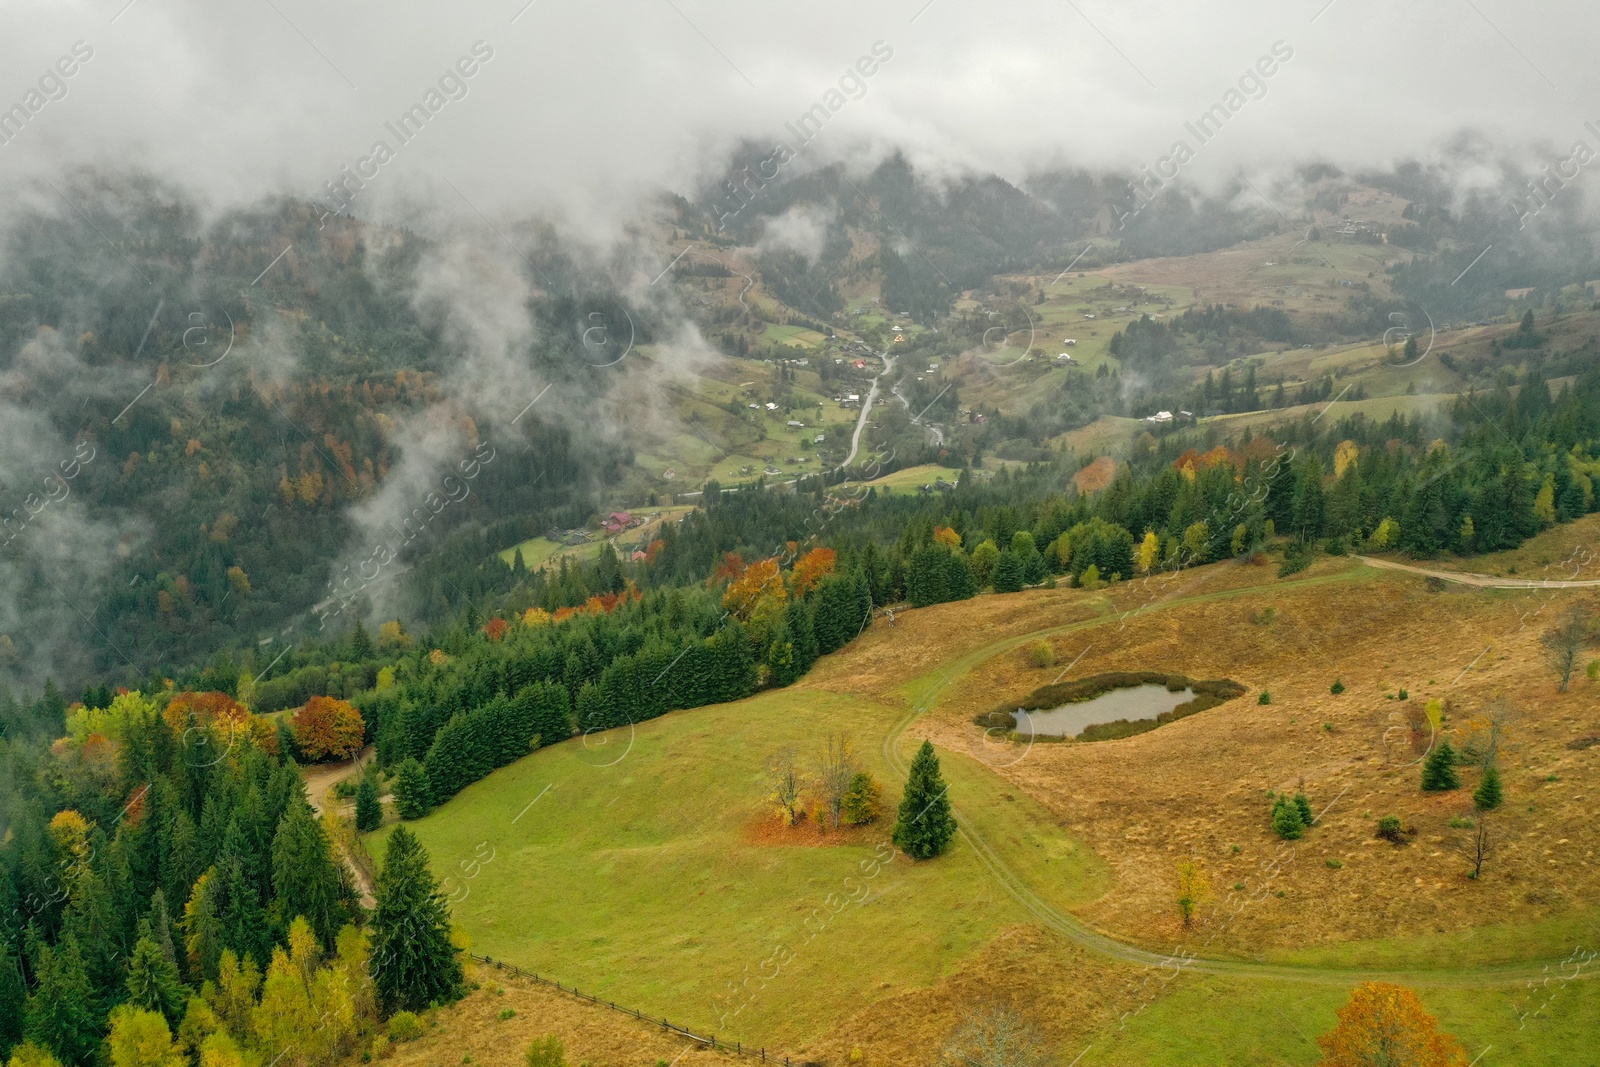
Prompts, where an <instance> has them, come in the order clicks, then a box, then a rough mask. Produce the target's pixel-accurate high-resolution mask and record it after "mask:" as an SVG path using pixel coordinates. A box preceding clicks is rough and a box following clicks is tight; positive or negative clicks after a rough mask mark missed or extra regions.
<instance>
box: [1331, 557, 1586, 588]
mask: <svg viewBox="0 0 1600 1067" xmlns="http://www.w3.org/2000/svg"><path fill="white" fill-rule="evenodd" d="M1355 558H1356V559H1358V560H1360V561H1361V562H1362V563H1365V564H1366V565H1367V566H1369V567H1382V568H1383V569H1384V570H1390V571H1409V572H1411V573H1412V574H1421V575H1425V576H1426V577H1429V578H1438V579H1440V580H1442V581H1446V582H1457V583H1459V584H1461V585H1475V586H1478V587H1479V588H1480V589H1585V588H1591V587H1594V586H1600V578H1588V579H1584V580H1582V581H1573V582H1565V581H1543V580H1539V579H1534V578H1497V577H1495V576H1494V575H1492V574H1467V573H1462V572H1458V571H1431V570H1428V569H1427V568H1426V567H1413V566H1411V565H1410V564H1409V563H1396V562H1394V561H1393V560H1388V559H1375V558H1373V557H1372V556H1356V557H1355Z"/></svg>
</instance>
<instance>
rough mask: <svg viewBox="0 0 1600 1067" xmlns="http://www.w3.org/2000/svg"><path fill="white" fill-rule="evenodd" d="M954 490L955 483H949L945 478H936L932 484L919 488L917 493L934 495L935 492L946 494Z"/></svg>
mask: <svg viewBox="0 0 1600 1067" xmlns="http://www.w3.org/2000/svg"><path fill="white" fill-rule="evenodd" d="M954 488H955V483H954V482H947V481H945V480H944V479H943V478H935V479H934V480H933V481H932V482H930V483H928V484H926V485H919V486H918V487H917V492H919V493H933V492H940V493H944V492H948V491H950V490H952V489H954Z"/></svg>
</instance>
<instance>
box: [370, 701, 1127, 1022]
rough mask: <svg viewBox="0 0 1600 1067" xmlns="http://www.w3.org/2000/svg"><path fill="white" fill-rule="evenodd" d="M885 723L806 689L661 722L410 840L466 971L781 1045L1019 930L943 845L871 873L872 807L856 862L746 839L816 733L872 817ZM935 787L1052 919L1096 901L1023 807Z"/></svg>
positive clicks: (502, 777)
mask: <svg viewBox="0 0 1600 1067" xmlns="http://www.w3.org/2000/svg"><path fill="white" fill-rule="evenodd" d="M897 714H898V713H897V712H896V711H895V710H894V709H892V708H890V707H887V706H885V705H881V704H876V703H873V702H870V701H866V700H862V699H857V698H849V697H844V696H839V695H835V694H826V693H818V692H814V691H813V692H799V691H783V692H774V693H768V694H764V695H761V696H758V697H754V698H751V699H749V700H745V701H741V702H739V703H736V704H730V705H720V706H717V707H712V708H705V709H700V710H696V711H688V712H678V713H675V714H672V715H668V716H665V717H663V718H661V719H657V720H654V721H652V722H649V723H645V724H642V725H640V726H639V727H637V728H635V729H633V730H631V731H630V730H618V731H612V732H611V733H609V734H606V735H600V736H597V737H590V738H588V739H586V740H587V742H588V745H587V747H586V745H585V739H577V740H574V741H572V742H569V743H567V744H563V745H558V746H555V747H553V748H550V749H546V750H543V751H541V752H538V753H535V754H534V755H532V756H529V757H528V758H526V759H523V760H521V761H519V762H518V763H516V764H514V765H512V766H511V767H509V768H506V769H504V770H501V771H499V772H497V773H496V774H494V775H492V776H491V777H490V778H488V779H486V780H484V781H482V782H479V783H477V784H476V785H474V786H472V787H470V788H468V789H467V790H465V791H464V792H463V793H462V794H460V795H459V796H458V797H456V798H455V799H454V800H452V801H451V802H450V803H449V804H447V805H445V807H444V808H442V809H441V810H439V811H438V812H435V813H434V814H433V815H431V816H429V817H428V818H426V819H422V820H419V821H418V822H416V823H414V824H412V825H413V828H414V829H415V831H416V832H417V834H418V836H419V837H420V838H421V839H422V842H423V844H424V845H425V846H426V847H427V849H428V851H429V853H430V855H431V856H432V858H433V864H434V869H435V871H436V872H437V873H438V874H439V875H440V876H441V877H444V876H447V875H453V876H454V879H455V881H453V882H451V883H448V884H447V886H446V890H447V892H450V893H452V894H453V895H454V896H455V897H456V902H455V903H454V913H455V915H456V918H457V921H458V922H459V923H461V924H462V925H463V926H464V927H465V929H466V930H467V932H468V933H469V934H470V935H471V938H472V942H473V946H474V949H475V950H476V951H479V952H482V953H485V954H487V955H490V956H494V957H496V958H504V959H507V960H510V961H512V962H515V963H517V964H519V965H521V966H523V967H528V968H532V969H535V970H538V971H539V972H540V973H548V974H550V975H552V976H555V977H558V978H560V979H561V980H562V981H564V982H567V983H572V982H576V983H578V984H579V985H580V986H581V987H582V988H583V989H584V990H585V991H586V992H588V991H591V990H592V991H593V992H595V993H597V994H600V995H602V996H604V997H606V998H607V999H614V1000H616V1001H618V1002H620V1003H626V1004H629V1005H632V1006H638V1007H642V1008H644V1009H646V1010H648V1011H650V1012H653V1013H656V1014H658V1015H660V1014H665V1015H667V1016H668V1017H670V1018H671V1019H673V1021H674V1022H678V1021H680V1020H681V1021H682V1022H683V1023H685V1024H687V1025H691V1026H699V1027H704V1028H706V1029H708V1030H711V1031H714V1032H717V1033H719V1034H731V1035H735V1036H738V1035H741V1034H742V1035H752V1036H754V1035H759V1036H760V1037H761V1039H763V1040H770V1041H778V1040H793V1039H796V1038H799V1037H804V1036H807V1035H812V1034H816V1033H820V1032H821V1031H823V1030H824V1029H826V1028H827V1027H828V1026H829V1025H831V1024H832V1023H833V1022H834V1021H836V1020H838V1019H839V1018H842V1017H844V1016H845V1015H847V1014H849V1013H850V1012H851V1011H853V1010H855V1009H856V1008H857V1007H859V1006H861V1005H862V1004H866V1003H869V1002H871V1001H874V1000H877V999H879V998H882V997H885V996H888V995H891V993H892V992H893V991H895V990H903V989H906V988H909V987H917V986H923V985H927V984H929V983H931V982H934V981H936V980H937V979H939V978H940V977H941V976H942V975H943V974H945V973H946V972H948V971H949V970H950V969H952V968H953V967H955V966H957V965H958V964H959V962H960V961H961V960H962V959H963V958H965V957H967V956H969V955H970V954H971V953H973V952H974V951H976V950H977V949H978V948H979V947H981V946H982V945H983V944H985V943H986V942H988V941H989V940H991V939H992V938H993V937H995V936H996V935H997V934H998V933H999V932H1000V931H1001V930H1002V929H1004V928H1005V927H1006V926H1007V925H1008V924H1013V923H1017V922H1020V921H1022V920H1023V918H1024V916H1025V914H1026V913H1025V912H1024V911H1023V910H1022V909H1021V907H1020V906H1018V905H1016V904H1015V903H1014V902H1013V901H1012V900H1011V898H1010V897H1008V896H1006V895H1005V894H1004V893H1003V891H1001V890H1000V889H999V888H998V887H996V886H995V885H994V884H993V883H992V882H991V881H990V880H989V879H988V878H987V877H986V876H985V874H984V869H983V867H982V866H981V865H980V863H979V862H978V860H977V858H976V857H975V856H974V855H973V854H972V853H971V852H970V851H968V850H967V848H966V847H965V846H964V845H962V844H961V843H960V842H959V841H958V842H957V843H956V844H955V845H954V846H953V847H952V849H951V850H950V852H948V853H947V854H946V855H945V856H943V857H941V858H940V859H938V860H936V861H932V862H928V863H918V864H912V863H910V862H909V861H907V860H905V859H904V858H900V859H896V860H894V861H893V862H889V863H885V864H883V865H882V866H881V867H877V866H875V864H874V862H873V861H874V858H875V857H878V858H881V857H882V856H884V855H887V854H891V853H890V852H889V850H888V846H887V845H886V844H881V845H880V842H882V839H883V838H884V837H885V836H886V835H887V831H888V826H889V820H890V819H892V807H891V808H889V809H888V813H887V815H886V818H885V820H883V821H882V822H881V823H880V825H879V826H878V827H876V828H873V830H872V831H871V832H869V833H868V835H867V836H866V838H865V839H863V840H862V841H860V842H859V843H852V844H846V845H838V846H833V847H800V846H797V845H776V846H775V845H770V844H760V843H756V842H755V841H754V840H752V839H751V837H750V836H749V834H748V832H747V827H748V826H749V824H750V823H751V821H752V820H753V819H754V818H757V817H759V816H760V815H762V814H764V812H765V804H764V801H763V797H764V794H765V792H766V787H765V786H764V784H763V782H762V776H761V766H762V764H763V761H764V760H765V758H766V756H767V755H768V754H769V753H771V752H772V751H773V750H775V749H776V748H778V747H779V746H781V745H783V744H786V743H795V744H799V745H801V747H802V751H805V750H807V749H809V748H815V747H816V744H817V741H818V740H819V739H820V738H822V737H823V735H824V734H825V733H826V732H827V731H829V730H840V729H843V730H849V731H851V732H852V733H853V734H854V736H855V738H856V740H857V744H858V746H859V747H860V750H861V755H862V757H863V760H864V762H865V763H866V765H867V766H868V767H869V769H870V770H871V771H872V772H873V773H874V774H875V775H877V776H878V778H879V779H880V781H884V782H885V784H886V785H887V786H888V788H887V789H886V797H885V802H886V806H887V805H890V804H892V803H894V802H895V801H896V800H897V794H898V787H899V783H898V782H895V781H889V776H888V774H887V771H886V768H885V767H884V765H883V764H882V763H881V757H880V755H879V753H878V750H877V748H876V745H875V741H876V739H877V738H878V737H880V736H882V734H883V733H884V732H886V731H887V729H888V727H889V725H890V723H891V722H892V721H893V720H894V718H895V717H896V716H897ZM630 733H631V737H630ZM619 756H620V757H621V758H620V759H619V758H618V757H619ZM613 760H616V762H615V763H612V761H613ZM607 764H610V765H607ZM949 768H950V782H951V789H952V791H953V793H954V794H955V795H956V796H958V797H959V800H960V803H961V805H962V806H963V809H964V810H969V817H970V818H972V819H973V820H974V821H975V822H976V823H977V824H979V825H980V826H982V827H983V832H984V833H985V836H986V837H992V838H994V839H996V840H1002V841H1005V842H1008V843H1009V847H1010V848H1011V849H1012V850H1013V851H1015V852H1016V853H1017V854H1018V857H1019V859H1018V862H1019V864H1022V865H1024V866H1025V869H1026V870H1027V871H1028V873H1029V874H1030V876H1031V877H1032V878H1033V879H1035V880H1037V882H1038V883H1039V884H1041V885H1043V886H1045V887H1046V892H1047V893H1048V894H1049V895H1050V896H1051V897H1052V898H1053V901H1054V902H1055V903H1057V904H1059V905H1063V906H1064V905H1068V904H1072V903H1079V902H1082V901H1083V900H1086V899H1090V898H1092V897H1094V896H1096V895H1098V894H1099V893H1101V892H1103V891H1104V889H1105V888H1106V886H1107V885H1108V884H1109V883H1108V880H1107V876H1106V868H1105V865H1104V864H1103V863H1101V862H1100V861H1099V860H1097V859H1096V858H1095V857H1094V856H1093V855H1092V854H1091V853H1089V852H1088V851H1087V850H1086V849H1084V848H1082V846H1081V845H1078V844H1076V843H1075V842H1073V841H1071V840H1070V839H1069V838H1068V837H1067V836H1066V835H1065V834H1064V833H1063V832H1062V831H1060V830H1059V829H1058V828H1057V827H1056V826H1055V825H1054V823H1053V822H1052V820H1050V819H1049V818H1048V817H1047V816H1046V815H1045V813H1044V812H1043V809H1041V808H1040V807H1039V806H1038V805H1037V804H1036V803H1035V802H1033V801H1031V800H1029V799H1028V798H1027V797H1026V796H1025V795H1023V794H1021V793H1018V792H1016V791H1010V790H1006V789H1004V788H1003V787H1002V785H1001V783H1000V782H999V780H998V779H997V778H995V777H994V776H993V775H992V774H991V773H990V772H988V771H987V770H985V769H984V768H983V767H981V766H980V765H978V764H976V763H974V762H972V761H970V760H966V759H964V758H962V757H952V758H951V759H950V761H949ZM530 804H531V806H529V805H530ZM382 833H383V832H380V834H379V835H375V836H381V834H382ZM491 850H492V855H493V859H491V860H489V861H488V862H484V861H483V857H484V856H485V855H489V854H490V853H491ZM374 851H375V853H376V852H377V851H380V849H375V850H374ZM463 864H465V867H463ZM473 870H476V871H477V874H476V876H475V877H470V878H469V877H468V875H469V874H470V872H471V871H473ZM874 870H876V875H875V876H871V875H869V873H868V872H871V871H874ZM852 898H855V899H859V900H860V901H861V902H860V903H851V902H850V901H851V899H852Z"/></svg>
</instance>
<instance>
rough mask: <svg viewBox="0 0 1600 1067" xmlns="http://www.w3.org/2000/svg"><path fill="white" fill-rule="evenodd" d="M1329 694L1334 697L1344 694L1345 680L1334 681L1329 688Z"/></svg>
mask: <svg viewBox="0 0 1600 1067" xmlns="http://www.w3.org/2000/svg"><path fill="white" fill-rule="evenodd" d="M1328 692H1330V693H1332V694H1333V695H1334V696H1338V695H1339V694H1340V693H1342V692H1344V679H1343V678H1335V679H1334V680H1333V684H1332V685H1330V686H1329V687H1328Z"/></svg>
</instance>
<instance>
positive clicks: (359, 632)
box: [350, 618, 372, 663]
mask: <svg viewBox="0 0 1600 1067" xmlns="http://www.w3.org/2000/svg"><path fill="white" fill-rule="evenodd" d="M350 658H351V659H352V660H353V661H355V662H356V663H366V662H367V661H368V660H370V659H372V638H371V637H370V636H368V634H367V628H366V627H365V626H363V625H361V620H360V619H359V618H358V619H356V626H355V629H354V630H351V631H350Z"/></svg>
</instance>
